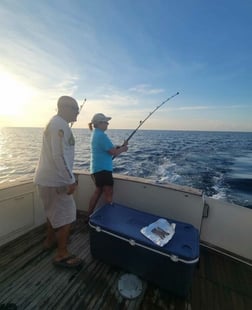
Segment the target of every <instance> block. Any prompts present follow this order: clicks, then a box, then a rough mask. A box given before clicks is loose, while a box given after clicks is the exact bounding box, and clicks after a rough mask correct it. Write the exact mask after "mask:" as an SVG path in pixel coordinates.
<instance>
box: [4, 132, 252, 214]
mask: <svg viewBox="0 0 252 310" xmlns="http://www.w3.org/2000/svg"><path fill="white" fill-rule="evenodd" d="M73 132H74V136H75V139H76V156H75V164H74V168H75V169H78V170H79V169H86V170H88V169H89V156H90V147H89V141H90V134H91V133H90V131H89V130H88V129H75V128H73ZM42 133H43V129H42V128H1V129H0V183H3V182H6V181H9V182H13V181H15V180H17V179H20V178H24V177H27V176H29V177H32V176H33V174H34V171H35V167H36V164H37V161H38V158H39V153H40V148H41V142H42ZM131 133H132V130H113V129H110V130H108V131H107V134H108V136H109V137H110V138H111V140H112V141H113V143H114V144H115V145H120V144H122V142H123V141H124V140H125V139H127V138H128V136H129V135H130V134H131ZM114 172H115V173H121V174H126V175H131V176H138V177H143V178H148V179H151V180H153V181H154V182H157V183H167V182H169V183H175V184H180V185H187V186H190V187H195V188H198V189H201V190H203V191H204V192H205V194H206V195H208V196H211V197H214V198H216V199H225V200H227V201H229V202H233V203H236V204H239V205H241V206H244V207H249V208H252V133H246V132H203V131H158V130H138V131H137V132H136V134H135V135H134V136H133V137H132V139H131V140H130V141H129V150H128V152H127V153H124V154H122V155H120V156H118V157H117V158H115V159H114Z"/></svg>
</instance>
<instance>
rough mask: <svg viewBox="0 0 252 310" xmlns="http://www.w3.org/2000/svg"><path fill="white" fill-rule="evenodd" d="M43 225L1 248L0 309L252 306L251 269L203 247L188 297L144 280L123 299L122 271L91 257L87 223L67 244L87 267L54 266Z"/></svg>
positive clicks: (216, 309)
mask: <svg viewBox="0 0 252 310" xmlns="http://www.w3.org/2000/svg"><path fill="white" fill-rule="evenodd" d="M43 239H44V227H39V228H37V229H35V230H33V231H31V232H29V233H27V234H26V235H24V236H22V237H20V238H18V239H16V240H14V241H12V242H10V243H9V244H7V245H5V246H3V247H2V248H0V309H1V310H2V309H9V310H11V309H18V310H19V309H36V310H37V309H64V310H68V309H69V310H70V309H71V310H74V309H91V310H95V309H105V310H106V309H108V310H111V309H113V310H115V309H118V310H119V309H120V310H121V309H142V310H148V309H150V310H155V309H157V310H158V309H181V310H182V309H187V310H198V309H199V310H208V309H209V310H225V309H227V310H251V309H252V268H251V267H250V266H248V265H245V264H242V263H241V262H238V261H235V260H233V259H232V258H229V257H226V256H223V255H221V254H218V253H216V252H213V251H210V250H207V249H206V248H201V253H200V264H199V267H198V268H197V269H196V271H195V276H194V280H193V285H192V288H191V291H190V293H189V295H188V297H187V298H186V299H181V298H179V297H176V296H174V295H171V294H169V293H168V292H166V291H163V290H160V289H158V288H157V287H155V286H154V285H151V284H148V283H146V282H143V283H144V290H143V293H142V294H141V295H140V296H139V297H138V298H136V299H134V300H127V299H125V298H123V297H122V296H121V295H120V294H119V292H118V290H117V281H118V279H119V277H120V276H121V275H122V274H123V273H124V271H122V270H120V269H117V268H114V267H112V266H109V265H106V264H104V263H102V262H100V261H98V260H96V259H93V258H92V256H91V254H90V251H89V233H88V226H87V225H86V224H84V223H83V221H82V220H81V219H79V220H78V222H77V223H76V224H75V225H74V229H73V231H72V234H71V238H70V243H69V248H70V250H71V252H72V253H75V254H77V255H79V256H80V257H82V258H83V259H84V261H85V264H84V266H83V267H82V268H81V269H79V270H77V269H74V270H72V269H61V268H56V267H54V266H53V265H52V263H51V261H52V258H53V256H54V251H51V252H44V251H43V249H42V240H43Z"/></svg>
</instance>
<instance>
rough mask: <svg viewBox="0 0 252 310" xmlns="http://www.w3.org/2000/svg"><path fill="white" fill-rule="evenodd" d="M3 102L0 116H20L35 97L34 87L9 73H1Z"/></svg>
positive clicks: (0, 107) (1, 102)
mask: <svg viewBox="0 0 252 310" xmlns="http://www.w3.org/2000/svg"><path fill="white" fill-rule="evenodd" d="M0 85H1V101H0V114H1V115H5V116H11V115H18V114H19V113H20V112H21V111H22V110H23V109H24V106H25V104H26V103H27V102H28V101H30V100H31V98H32V97H33V95H34V93H35V92H34V90H33V89H32V87H30V86H28V85H27V84H25V83H23V82H21V81H20V80H18V79H17V78H15V77H14V76H12V75H11V74H9V73H7V72H0Z"/></svg>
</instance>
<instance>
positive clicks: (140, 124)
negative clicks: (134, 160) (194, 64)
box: [113, 92, 179, 159]
mask: <svg viewBox="0 0 252 310" xmlns="http://www.w3.org/2000/svg"><path fill="white" fill-rule="evenodd" d="M177 95H179V92H177V93H176V94H174V95H172V96H171V97H169V98H167V99H166V100H165V101H163V102H162V103H160V104H159V105H158V106H157V107H156V108H155V109H154V110H153V111H152V112H150V113H149V115H148V116H147V117H146V118H145V119H144V120H143V121H140V122H139V125H138V126H137V128H136V129H135V130H134V131H133V132H132V133H131V134H130V135H129V136H128V138H127V139H126V140H125V141H124V143H123V145H125V143H126V142H129V140H130V139H131V138H132V137H133V136H134V134H135V133H136V132H137V131H138V129H139V128H140V127H141V126H142V125H143V124H144V123H145V122H146V121H147V119H148V118H149V117H151V115H152V114H154V113H155V112H156V111H157V110H158V109H159V108H161V107H162V105H164V104H165V103H166V102H167V101H169V100H171V99H172V98H174V97H175V96H177ZM115 157H116V156H113V159H114V158H115Z"/></svg>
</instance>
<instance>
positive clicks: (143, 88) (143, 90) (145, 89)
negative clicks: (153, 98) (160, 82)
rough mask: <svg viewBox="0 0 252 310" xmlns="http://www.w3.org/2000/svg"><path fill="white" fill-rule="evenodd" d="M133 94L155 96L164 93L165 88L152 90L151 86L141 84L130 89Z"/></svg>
mask: <svg viewBox="0 0 252 310" xmlns="http://www.w3.org/2000/svg"><path fill="white" fill-rule="evenodd" d="M129 91H131V92H136V93H140V94H144V95H155V94H160V93H163V92H164V91H165V90H164V89H163V88H151V86H150V85H149V84H139V85H136V86H135V87H132V88H130V89H129Z"/></svg>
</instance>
